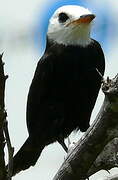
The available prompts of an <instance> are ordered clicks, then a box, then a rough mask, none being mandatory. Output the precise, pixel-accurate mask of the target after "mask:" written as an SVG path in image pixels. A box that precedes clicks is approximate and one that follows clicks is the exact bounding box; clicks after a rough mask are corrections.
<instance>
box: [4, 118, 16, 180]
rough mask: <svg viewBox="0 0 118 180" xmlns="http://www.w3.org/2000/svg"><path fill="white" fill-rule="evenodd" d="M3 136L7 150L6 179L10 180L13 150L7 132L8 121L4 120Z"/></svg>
mask: <svg viewBox="0 0 118 180" xmlns="http://www.w3.org/2000/svg"><path fill="white" fill-rule="evenodd" d="M6 116H7V114H6ZM3 129H4V134H5V139H6V144H7V148H8V156H9V159H8V170H7V171H8V173H7V177H8V180H11V179H12V171H13V154H14V148H13V147H12V145H11V140H10V136H9V131H8V121H7V120H6V118H5V121H4V128H3Z"/></svg>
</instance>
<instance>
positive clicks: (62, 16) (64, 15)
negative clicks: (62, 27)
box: [59, 13, 69, 23]
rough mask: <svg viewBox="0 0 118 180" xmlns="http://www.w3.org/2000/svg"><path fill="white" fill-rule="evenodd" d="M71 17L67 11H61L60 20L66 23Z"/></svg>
mask: <svg viewBox="0 0 118 180" xmlns="http://www.w3.org/2000/svg"><path fill="white" fill-rule="evenodd" d="M67 19H69V17H68V15H67V14H66V13H60V14H59V22H60V23H64V22H66V21H67Z"/></svg>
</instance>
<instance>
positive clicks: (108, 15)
mask: <svg viewBox="0 0 118 180" xmlns="http://www.w3.org/2000/svg"><path fill="white" fill-rule="evenodd" d="M65 4H77V5H83V6H84V7H87V8H89V9H90V10H91V11H92V12H93V13H94V14H96V19H95V23H94V26H93V30H92V35H91V36H92V37H93V38H95V39H96V40H98V41H99V42H100V44H101V46H102V48H103V50H104V53H105V57H106V72H105V76H110V77H114V76H115V75H116V74H117V73H118V68H117V67H118V60H117V59H118V53H117V52H118V20H117V17H118V2H117V1H113V0H101V1H98V0H91V1H89V0H69V1H68V0H43V1H41V0H20V1H19V0H10V1H9V0H4V1H3V0H1V6H0V53H2V52H4V58H3V60H4V62H5V72H6V74H8V75H9V78H8V80H7V84H6V98H5V99H6V109H7V112H8V121H9V131H10V136H11V140H12V145H13V146H14V147H15V153H16V151H18V149H19V148H20V147H21V145H22V144H23V143H24V141H25V139H26V138H27V135H28V134H27V128H26V122H25V119H26V118H25V111H26V101H27V94H28V89H29V86H30V83H31V80H32V78H33V73H34V71H35V68H36V64H37V62H38V60H39V59H40V57H41V55H42V54H43V51H44V48H45V43H46V42H45V35H46V31H47V27H48V21H49V18H50V17H51V15H52V14H53V12H54V11H55V10H56V9H57V8H58V7H60V6H62V5H65ZM103 98H104V95H103V94H102V92H100V94H99V97H98V100H97V103H96V106H95V108H94V112H93V114H92V117H91V121H93V119H94V118H95V116H96V114H97V112H98V111H99V108H100V106H101V104H102V101H103ZM80 136H81V133H77V134H74V133H73V134H72V135H71V141H77V139H78V138H79V137H80ZM65 156H66V154H65V152H64V151H63V149H62V147H61V146H60V145H59V144H58V143H54V144H52V145H49V146H48V147H46V148H45V150H44V151H43V152H42V154H41V156H40V158H39V160H38V162H37V164H36V166H35V167H34V168H30V169H28V170H27V171H24V172H23V173H22V172H21V173H20V174H18V175H17V176H15V177H14V178H13V180H21V179H22V180H26V179H29V180H32V179H42V180H52V178H53V177H54V175H55V173H56V172H57V170H58V169H59V167H60V166H61V164H62V162H63V161H64V157H65ZM116 171H117V170H116V169H115V168H114V169H112V170H111V174H114V173H116ZM109 176H110V175H109V174H108V173H107V172H105V171H100V172H99V173H97V174H95V175H94V176H92V177H91V178H90V180H104V179H106V178H107V177H109Z"/></svg>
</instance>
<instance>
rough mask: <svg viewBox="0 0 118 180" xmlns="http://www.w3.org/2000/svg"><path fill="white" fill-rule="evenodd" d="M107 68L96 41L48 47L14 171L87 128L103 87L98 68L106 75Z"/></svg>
mask: <svg viewBox="0 0 118 180" xmlns="http://www.w3.org/2000/svg"><path fill="white" fill-rule="evenodd" d="M104 67H105V64H104V55H103V51H102V49H101V47H100V45H99V43H98V42H97V41H95V40H93V41H92V43H91V44H90V45H88V46H87V47H84V48H83V47H79V46H67V47H66V46H64V45H58V44H55V45H52V46H50V48H47V50H46V52H45V53H44V56H43V57H42V58H41V60H39V62H38V65H37V68H36V72H35V75H34V78H33V80H32V83H31V87H30V90H29V95H28V102H27V126H28V131H29V138H28V139H27V140H26V142H25V144H24V145H23V147H22V148H21V149H20V151H19V152H18V153H17V154H16V155H15V157H14V169H13V174H15V173H17V172H18V171H20V170H23V169H27V168H28V167H29V166H31V165H34V164H35V163H36V161H37V159H38V157H39V155H40V153H41V151H42V150H43V148H44V147H45V146H46V145H48V144H50V143H53V142H55V141H60V140H62V139H64V138H66V137H67V136H68V135H69V134H70V133H71V132H72V131H73V130H76V129H80V130H81V131H86V130H87V128H88V127H89V121H90V116H91V112H92V110H93V107H94V104H95V102H96V98H97V96H98V92H99V89H100V86H101V76H100V74H99V73H98V71H99V72H100V73H101V74H102V75H103V74H104ZM96 69H97V70H98V71H97V70H96ZM19 160H20V161H19Z"/></svg>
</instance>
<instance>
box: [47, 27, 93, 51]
mask: <svg viewBox="0 0 118 180" xmlns="http://www.w3.org/2000/svg"><path fill="white" fill-rule="evenodd" d="M66 28H68V29H66ZM66 28H65V29H62V30H61V29H60V30H59V31H58V30H56V29H55V30H50V29H49V28H48V38H49V39H50V40H52V41H54V42H56V43H58V44H63V45H66V46H67V45H79V46H82V47H85V46H87V45H89V44H90V43H91V41H92V40H91V38H90V29H91V25H90V24H87V25H82V26H76V27H66Z"/></svg>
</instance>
